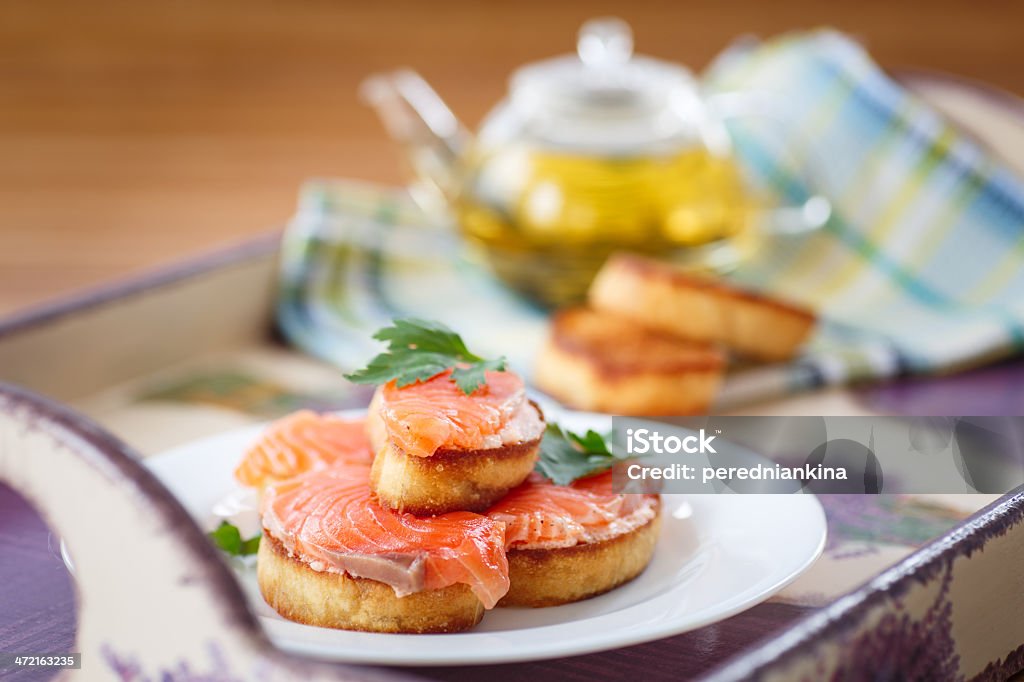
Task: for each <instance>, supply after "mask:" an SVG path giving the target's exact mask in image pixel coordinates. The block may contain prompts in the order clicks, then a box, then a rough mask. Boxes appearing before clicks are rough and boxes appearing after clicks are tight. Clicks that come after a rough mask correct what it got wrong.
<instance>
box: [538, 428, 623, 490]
mask: <svg viewBox="0 0 1024 682" xmlns="http://www.w3.org/2000/svg"><path fill="white" fill-rule="evenodd" d="M617 460H618V457H616V456H615V455H614V454H612V452H611V450H609V449H608V444H607V442H605V439H604V436H602V435H601V434H599V433H598V432H596V431H587V432H586V433H585V434H583V435H582V436H581V435H579V434H575V433H572V432H571V431H564V430H563V429H562V428H561V427H560V426H558V425H557V424H548V426H547V430H546V431H545V432H544V439H543V440H541V442H540V457H539V458H538V460H537V466H536V470H537V472H538V473H540V474H542V475H544V476H546V477H547V478H549V479H551V480H552V481H553V482H554V483H555V484H556V485H569V484H570V483H572V482H573V481H575V480H576V479H578V478H585V477H587V476H589V475H591V474H596V473H598V472H600V471H604V470H606V469H610V468H611V466H612V465H613V464H614V463H615V462H616V461H617Z"/></svg>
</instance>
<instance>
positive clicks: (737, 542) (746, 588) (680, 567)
mask: <svg viewBox="0 0 1024 682" xmlns="http://www.w3.org/2000/svg"><path fill="white" fill-rule="evenodd" d="M558 421H559V422H560V423H562V424H563V425H565V426H567V427H568V428H571V429H573V430H578V429H586V428H588V427H589V428H595V429H604V430H607V429H608V428H609V426H610V424H609V417H607V416H599V415H586V414H579V413H565V414H559V415H558ZM259 432H260V428H259V427H253V428H246V429H241V430H238V431H232V432H230V433H226V434H223V435H219V436H215V437H212V438H206V439H203V440H200V441H197V442H194V443H191V444H189V445H186V446H182V447H178V448H175V449H174V450H172V451H169V452H167V453H165V454H162V455H158V456H156V457H153V458H150V459H149V460H147V464H148V465H149V466H150V468H151V469H152V470H153V471H154V472H155V473H156V475H157V476H158V477H159V478H160V479H161V480H162V481H163V482H164V483H165V484H166V485H167V487H168V488H170V489H171V490H172V491H173V492H174V493H175V494H176V495H177V496H178V497H179V498H180V499H181V501H182V502H183V504H184V505H185V507H186V508H187V509H188V510H189V512H190V513H191V514H192V515H193V516H194V517H195V519H196V520H197V521H198V522H199V523H200V524H201V525H203V526H204V527H211V526H212V525H213V524H214V521H213V519H212V516H211V509H212V508H213V505H214V504H215V503H216V502H218V501H219V500H222V499H223V498H224V497H225V496H226V495H229V494H230V493H231V492H232V491H234V490H236V489H237V488H236V485H235V483H234V481H233V478H232V469H233V468H234V466H235V465H236V464H237V462H238V461H239V459H240V457H241V456H242V452H243V451H244V449H245V448H246V446H248V445H249V444H250V443H252V442H253V441H254V440H255V438H256V437H257V436H258V434H259ZM663 513H664V519H663V524H662V531H661V539H660V541H659V543H658V547H657V550H656V552H655V555H654V559H653V561H652V562H651V565H650V566H649V567H648V568H647V570H646V571H644V573H643V574H641V575H640V577H638V578H637V579H636V580H634V581H633V582H631V583H629V584H628V585H625V586H623V587H621V588H619V589H617V590H613V591H612V592H610V593H608V594H605V595H602V596H599V597H595V598H593V599H588V600H586V601H583V602H578V603H576V604H569V605H566V606H558V607H553V608H545V609H503V608H499V609H494V610H493V611H490V612H489V613H487V614H486V615H485V616H484V619H483V622H481V623H480V625H478V626H477V627H476V628H475V629H473V630H472V631H470V632H466V633H459V634H449V635H385V634H374V633H364V632H346V631H343V630H330V629H327V628H317V627H311V626H308V625H300V624H298V623H293V622H291V621H288V620H285V619H283V618H281V617H280V616H278V615H277V613H275V612H274V611H273V610H272V609H271V608H270V607H269V606H267V604H266V603H264V601H263V599H262V598H261V597H260V595H259V591H258V589H257V586H256V575H255V569H254V568H253V567H252V566H243V565H241V564H240V563H238V564H237V565H236V571H237V573H238V575H239V578H240V580H241V582H242V584H243V586H244V588H245V591H246V594H247V595H248V596H249V598H250V601H251V605H252V608H253V609H254V611H255V612H256V613H257V614H258V616H259V617H260V620H261V621H262V623H263V625H264V627H265V628H266V631H267V634H268V635H269V636H270V638H271V639H272V640H273V641H274V642H275V643H276V644H277V645H278V646H279V647H281V648H282V649H285V650H288V651H292V652H296V653H300V654H306V655H309V656H315V657H317V658H321V659H330V660H336V661H347V662H352V663H377V664H388V665H460V664H461V665H466V664H483V663H507V662H512V661H528V660H537V659H544V658H556V657H563V656H572V655H575V654H583V653H588V652H594V651H601V650H605V649H613V648H617V647H622V646H627V645H630V644H637V643H640V642H646V641H650V640H654V639H658V638H661V637H667V636H669V635H675V634H678V633H681V632H685V631H687V630H693V629H695V628H699V627H702V626H705V625H708V624H710V623H714V622H716V621H719V620H722V619H723V618H727V617H729V616H731V615H733V614H736V613H739V612H740V611H743V610H744V609H747V608H750V607H751V606H753V605H755V604H757V603H758V602H761V601H764V600H765V599H767V598H768V597H769V596H771V595H772V594H774V593H775V592H777V591H778V590H780V589H781V588H782V587H783V586H785V585H786V584H787V583H789V582H790V581H792V580H793V579H794V578H796V577H797V576H798V575H800V573H802V572H803V571H804V570H805V569H807V567H808V566H810V565H811V563H812V562H813V561H814V560H815V559H816V558H817V557H818V555H819V554H820V553H821V550H822V547H823V546H824V543H825V530H826V529H825V514H824V512H823V510H822V508H821V505H820V504H819V503H818V501H817V499H815V498H814V497H813V496H811V495H694V496H686V497H685V499H684V497H683V496H679V495H666V496H664V512H663Z"/></svg>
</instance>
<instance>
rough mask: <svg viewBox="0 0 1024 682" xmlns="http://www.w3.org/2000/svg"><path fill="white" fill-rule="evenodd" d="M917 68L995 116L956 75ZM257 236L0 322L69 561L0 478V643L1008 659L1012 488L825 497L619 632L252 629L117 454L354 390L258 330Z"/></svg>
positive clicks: (1016, 383) (12, 469) (15, 426)
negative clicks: (351, 640)
mask: <svg viewBox="0 0 1024 682" xmlns="http://www.w3.org/2000/svg"><path fill="white" fill-rule="evenodd" d="M920 83H921V84H922V87H929V88H934V89H937V90H939V91H941V92H940V93H939V96H942V97H947V98H958V101H960V102H961V104H963V102H964V101H968V102H971V103H972V104H971V106H972V107H973V109H972V111H975V112H979V111H984V112H986V115H988V116H991V117H995V118H999V116H1002V119H999V120H1003V121H1005V120H1007V117H1008V116H1009V115H1008V114H1006V113H1005V112H1006V111H1007V110H1008V109H1007V106H1006V105H1005V104H998V103H996V102H995V101H994V100H993V101H990V100H989V99H987V96H985V95H979V94H977V93H976V91H973V90H971V89H969V88H964V87H962V86H957V85H955V84H953V85H951V84H950V83H949V82H948V81H942V80H936V79H934V78H932V79H931V80H928V81H924V80H922V81H920ZM972 93H973V94H972ZM1000 112H1003V113H1002V114H1000ZM1021 158H1024V156H1022V157H1021ZM276 249H277V237H276V235H271V236H268V237H267V238H264V239H260V240H257V241H254V242H252V243H250V244H248V245H246V246H243V247H240V248H236V249H233V250H230V251H228V252H224V253H220V254H216V255H213V256H209V257H205V258H202V259H198V260H194V261H192V262H189V263H187V264H184V265H182V266H180V267H178V268H173V269H170V270H165V271H162V272H159V273H154V274H151V275H148V276H146V277H143V278H141V279H137V280H134V281H131V282H126V283H121V284H119V285H116V286H113V287H109V288H105V289H102V290H99V291H94V292H91V293H89V294H87V295H84V296H81V297H76V298H73V299H68V300H66V301H64V302H61V303H58V304H56V305H52V306H49V307H46V308H44V309H40V310H37V311H34V312H30V313H28V314H25V315H22V316H19V317H16V318H12V319H9V320H7V321H4V322H2V323H0V381H6V382H10V384H8V385H3V386H0V481H2V482H6V483H7V484H8V485H9V486H10V487H11V488H13V489H15V490H17V491H18V492H19V493H20V494H21V495H22V496H23V497H24V499H25V500H28V501H29V502H30V503H31V504H32V505H34V506H35V508H36V509H38V510H40V511H41V512H42V513H43V516H44V517H45V518H46V520H47V522H48V523H49V524H50V527H51V528H52V529H53V530H54V531H55V532H58V533H60V534H61V535H63V536H64V537H66V538H67V539H68V542H69V544H71V545H73V554H74V556H75V557H76V561H77V562H78V563H79V564H80V565H79V567H78V568H79V572H80V575H81V577H80V579H79V581H78V585H79V593H78V596H77V599H76V597H75V596H74V591H73V588H72V585H71V583H70V581H69V579H68V577H67V575H66V573H65V572H64V569H63V566H62V565H61V564H60V562H59V557H57V556H56V553H55V552H53V551H52V550H51V549H50V548H48V545H47V533H48V531H47V530H46V526H45V525H43V524H42V522H41V521H40V520H39V519H38V518H37V517H36V516H35V515H34V514H33V513H32V512H31V509H30V507H29V506H27V505H26V503H25V501H24V500H22V499H21V498H19V497H17V496H15V495H14V494H13V493H12V492H11V491H10V490H0V521H2V522H0V543H3V544H2V546H3V547H5V548H11V549H12V550H14V551H4V552H0V603H2V604H4V606H5V609H4V610H3V611H2V612H0V651H14V650H37V651H39V650H49V651H80V652H82V654H83V659H84V662H83V670H85V669H87V668H91V669H92V670H93V671H99V670H104V671H107V672H108V673H109V675H108V676H110V677H114V678H117V677H121V678H122V679H135V677H133V675H135V676H136V677H137V676H139V675H142V674H145V675H148V676H151V677H159V675H160V674H161V673H169V674H170V675H172V676H173V675H178V677H172V678H173V679H190V676H196V677H197V676H200V675H202V674H220V675H222V676H224V677H227V676H229V675H233V676H234V677H236V678H240V679H255V678H257V676H262V677H261V679H314V678H316V679H319V678H323V679H335V678H343V679H361V678H366V679H370V678H375V679H381V678H396V677H397V678H400V677H404V676H409V675H413V676H418V677H425V678H432V679H445V680H462V679H466V680H470V679H472V680H475V679H480V678H482V677H485V676H486V677H488V678H491V679H495V680H502V679H522V678H525V677H528V676H530V677H536V678H540V679H564V678H573V677H576V678H585V679H621V678H623V677H627V676H635V675H642V676H643V677H644V679H666V680H667V679H673V680H674V679H680V678H687V677H698V676H702V675H704V676H708V677H709V678H712V679H721V680H732V679H750V678H765V679H769V678H771V679H794V678H796V679H799V678H804V679H824V678H833V679H879V678H882V679H912V678H918V679H941V678H947V677H961V678H966V679H970V678H975V677H980V678H983V679H1002V678H1005V677H1007V676H1009V675H1010V674H1011V673H1013V672H1016V671H1018V670H1020V669H1021V668H1024V619H1021V618H1020V616H1019V614H1020V613H1022V612H1024V573H1022V571H1021V569H1020V566H1024V491H1017V492H1016V493H1013V494H1010V495H1007V496H1004V497H1003V498H1000V499H998V500H994V499H992V498H982V497H981V496H958V497H957V496H943V497H936V496H933V497H922V496H917V497H909V496H902V497H891V496H887V497H852V496H850V497H839V496H836V497H833V498H826V499H824V500H823V503H824V505H825V507H826V511H827V514H828V518H829V526H830V541H829V546H828V548H827V549H826V553H825V556H824V557H823V558H822V559H821V560H819V562H818V563H817V564H816V565H815V566H814V567H813V568H812V570H811V571H809V572H808V573H807V574H805V575H804V576H802V577H801V578H800V579H799V580H797V581H796V582H795V583H794V584H792V585H791V586H790V587H788V588H787V589H786V590H784V591H783V592H782V593H781V594H780V595H778V596H777V597H776V598H774V599H773V600H771V601H769V602H766V603H764V604H761V605H759V606H757V607H754V608H752V609H750V610H748V611H746V612H744V613H741V614H739V615H737V616H734V617H732V618H730V619H728V620H726V621H723V622H721V623H718V624H715V625H712V626H709V627H705V628H702V629H700V630H696V631H694V632H690V633H687V634H684V635H679V636H676V637H671V638H668V639H664V640H660V641H657V642H652V643H648V644H643V645H638V646H634V647H628V648H625V649H619V650H615V651H609V652H605V653H599V654H591V655H586V656H579V657H575V658H568V659H560V660H550V661H541V662H535V663H523V664H515V665H502V666H486V667H482V666H476V667H450V668H420V669H402V670H398V669H392V670H385V671H381V670H379V669H374V670H371V669H367V668H347V667H344V666H326V665H319V664H312V663H309V662H305V661H299V660H297V659H294V658H292V657H290V656H286V655H284V654H282V653H279V652H277V651H275V650H274V649H273V648H272V647H271V646H270V645H269V644H268V643H267V642H266V640H265V639H264V638H263V635H262V633H261V632H260V630H259V627H258V626H257V624H256V621H255V620H254V618H253V616H252V614H250V613H249V612H248V610H247V609H246V608H245V606H244V601H243V599H242V597H241V595H240V593H239V590H238V587H237V585H236V584H235V582H234V580H233V579H232V577H231V575H230V573H229V572H228V570H227V569H226V567H225V566H224V564H223V563H222V562H221V561H220V558H219V557H218V556H217V555H216V553H215V552H213V551H212V550H211V549H210V547H209V545H208V544H207V543H206V541H205V538H204V537H203V536H202V534H201V532H200V531H199V529H198V528H196V527H195V526H194V525H193V524H192V523H191V521H189V520H188V517H187V516H186V515H185V513H184V511H183V510H182V508H181V506H180V505H179V504H178V503H177V501H176V500H174V498H173V497H171V496H170V495H169V494H168V493H167V492H166V490H164V489H163V488H162V486H160V484H159V483H158V482H157V481H156V480H155V479H153V478H152V476H150V475H149V474H148V473H147V472H146V471H145V469H144V468H143V467H142V466H140V464H139V462H138V460H139V459H140V458H143V457H145V456H147V455H149V454H152V453H155V452H159V451H161V450H164V449H166V448H168V447H170V446H173V445H176V444H179V443H182V442H186V441H189V440H192V439H194V438H197V437H200V436H203V435H207V434H212V433H217V432H220V431H224V430H227V429H230V428H233V427H235V426H239V425H242V424H248V423H253V422H255V421H261V420H265V419H267V418H270V417H273V416H276V415H279V414H282V413H284V412H288V411H291V410H293V409H296V408H299V407H314V408H322V409H344V408H352V407H361V406H363V405H365V403H366V401H367V400H368V397H369V396H368V395H367V392H366V391H365V390H363V389H358V388H353V387H352V386H351V385H350V384H348V383H347V382H345V381H343V380H342V378H341V377H340V375H339V373H338V372H336V371H335V370H333V369H332V368H330V367H327V366H324V365H322V364H320V363H318V362H316V361H314V360H310V359H309V358H306V357H304V356H301V355H299V354H297V353H295V352H293V351H292V350H290V349H289V348H287V347H286V346H285V345H283V344H282V343H281V342H280V341H279V339H278V338H277V337H276V336H275V334H274V331H273V325H272V299H273V294H274V276H275V266H276V255H277V253H276ZM1022 379H1024V364H1022V363H1016V364H1008V365H1003V366H1000V367H993V368H988V369H986V370H982V371H979V372H975V373H972V374H968V375H962V376H959V377H955V378H949V379H941V380H929V381H923V382H922V381H918V382H900V383H898V384H893V385H889V386H886V387H877V388H872V389H867V390H862V391H858V392H850V391H831V392H829V393H826V394H818V395H805V396H801V397H797V398H793V399H790V400H785V401H777V402H774V403H772V404H768V405H758V406H755V407H754V408H752V411H756V412H758V413H761V414H769V413H772V412H775V413H798V412H803V411H808V410H810V411H815V412H820V411H830V412H832V413H856V414H878V413H900V412H904V413H938V414H957V413H964V414H966V413H973V414H979V413H986V412H989V411H990V410H995V411H1000V412H1002V411H1005V410H1006V409H1012V406H1013V405H1014V404H1016V405H1018V406H1019V407H1018V408H1017V409H1018V411H1019V410H1021V409H1024V380H1022ZM40 395H46V396H48V398H42V397H40ZM994 396H998V398H994ZM126 443H127V445H126ZM986 505H987V506H986ZM74 676H75V675H74V673H72V677H74ZM87 676H88V677H89V678H90V679H92V677H93V675H87ZM97 676H99V675H97Z"/></svg>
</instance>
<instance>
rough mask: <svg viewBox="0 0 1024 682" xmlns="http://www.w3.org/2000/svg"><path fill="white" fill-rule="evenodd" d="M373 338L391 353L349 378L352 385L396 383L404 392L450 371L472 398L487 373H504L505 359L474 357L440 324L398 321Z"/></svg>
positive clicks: (381, 355) (407, 320) (459, 340)
mask: <svg viewBox="0 0 1024 682" xmlns="http://www.w3.org/2000/svg"><path fill="white" fill-rule="evenodd" d="M373 338H375V339H377V340H379V341H387V343H388V349H387V350H386V351H385V352H383V353H381V354H379V355H377V357H375V358H373V360H371V361H370V363H369V364H368V365H367V366H366V367H365V368H363V369H361V370H359V371H358V372H353V373H352V374H346V375H345V378H346V379H348V380H349V381H352V382H354V383H357V384H384V383H387V382H389V381H391V380H392V379H394V380H395V382H396V384H397V385H398V387H399V388H403V387H405V386H409V385H410V384H415V383H416V382H418V381H426V380H427V379H430V378H431V377H435V376H437V375H438V374H440V373H441V372H444V371H446V370H448V369H451V370H452V374H451V378H452V381H454V382H455V384H456V385H457V386H458V387H459V389H461V390H462V392H463V393H465V394H466V395H469V394H470V393H472V392H473V391H475V390H476V389H478V388H480V386H482V385H484V384H485V383H487V378H486V376H485V374H484V372H486V371H488V370H490V371H502V370H504V369H505V358H498V359H497V360H485V359H484V358H481V357H480V356H478V355H474V354H473V353H471V352H470V351H469V349H468V348H466V344H465V343H464V342H463V340H462V337H461V336H459V335H458V334H456V333H455V332H454V331H452V330H451V329H449V328H448V327H446V326H445V325H443V324H441V323H440V322H431V321H428V320H418V319H415V318H403V319H398V320H394V322H392V326H390V327H384V328H383V329H381V330H379V331H378V332H377V333H376V334H374V335H373Z"/></svg>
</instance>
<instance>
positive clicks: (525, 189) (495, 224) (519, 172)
mask: <svg viewBox="0 0 1024 682" xmlns="http://www.w3.org/2000/svg"><path fill="white" fill-rule="evenodd" d="M502 154H504V155H505V158H501V155H502ZM510 157H511V153H510V152H509V151H508V150H505V152H501V153H499V154H498V155H496V156H495V157H493V158H490V159H483V160H479V161H478V164H474V165H475V167H476V168H477V169H478V170H477V171H475V174H474V177H473V178H471V179H470V180H469V182H468V183H467V188H468V189H469V191H468V192H466V193H464V194H463V195H462V197H461V199H460V200H459V201H458V202H457V209H458V219H459V223H460V226H461V228H462V231H463V233H464V234H465V236H466V237H467V239H468V240H469V242H470V243H471V244H472V245H474V246H475V247H477V248H476V251H478V252H479V253H480V255H481V256H482V257H483V258H484V259H485V260H486V261H487V263H488V264H489V265H490V267H491V268H492V269H493V270H494V271H495V273H496V274H497V275H498V276H499V277H500V278H501V279H502V280H504V281H505V282H506V283H507V284H509V285H510V286H511V287H512V288H514V289H516V290H518V291H520V292H522V293H524V294H526V295H527V296H529V297H531V298H533V299H536V300H539V301H541V302H543V303H546V304H549V305H564V304H568V303H572V302H576V301H578V300H580V299H582V297H583V296H584V294H585V293H586V289H587V287H588V286H589V284H590V280H591V279H592V278H593V276H594V275H595V274H596V272H597V270H598V269H599V268H600V266H601V264H602V263H603V262H604V260H605V259H606V258H607V257H608V255H610V254H611V253H613V252H615V251H620V250H628V251H636V252H643V253H649V254H654V255H658V256H663V257H672V258H676V259H677V260H680V261H681V262H683V263H687V264H690V265H693V266H695V267H696V268H698V269H714V268H716V267H720V265H721V264H720V263H716V262H715V261H714V258H713V254H714V253H715V252H716V251H719V250H720V248H721V247H728V249H730V250H732V251H734V252H736V251H737V250H742V249H745V248H748V245H747V242H749V237H750V236H751V235H752V233H753V230H750V229H748V227H749V225H750V223H751V220H752V216H753V213H754V210H755V207H754V205H753V202H752V200H751V197H750V195H749V194H748V192H747V190H746V189H745V188H744V185H743V181H742V178H741V177H740V173H739V170H738V169H737V167H736V166H735V163H734V162H733V161H732V159H730V158H728V157H722V156H716V155H713V154H711V153H710V152H708V151H707V150H705V149H703V148H696V149H689V150H686V151H683V152H681V153H677V154H674V155H671V156H663V157H657V156H648V157H633V158H614V157H600V156H585V155H573V154H568V153H553V152H550V151H530V152H523V151H522V150H520V153H519V156H518V157H516V158H515V161H514V162H509V160H508V159H509V158H510ZM498 173H501V174H502V177H501V179H500V181H499V182H495V181H494V180H493V177H494V176H495V175H497V174H498ZM488 174H489V175H490V176H491V177H490V178H489V177H488Z"/></svg>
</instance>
